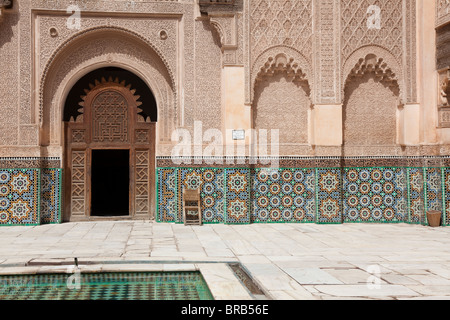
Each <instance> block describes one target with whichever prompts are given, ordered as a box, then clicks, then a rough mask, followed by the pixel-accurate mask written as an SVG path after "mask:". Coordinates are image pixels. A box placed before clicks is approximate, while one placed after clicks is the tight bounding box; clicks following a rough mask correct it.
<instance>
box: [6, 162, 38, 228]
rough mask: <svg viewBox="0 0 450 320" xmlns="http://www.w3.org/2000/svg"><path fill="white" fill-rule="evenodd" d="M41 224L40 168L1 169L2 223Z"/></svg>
mask: <svg viewBox="0 0 450 320" xmlns="http://www.w3.org/2000/svg"><path fill="white" fill-rule="evenodd" d="M39 224H40V170H39V169H0V225H39Z"/></svg>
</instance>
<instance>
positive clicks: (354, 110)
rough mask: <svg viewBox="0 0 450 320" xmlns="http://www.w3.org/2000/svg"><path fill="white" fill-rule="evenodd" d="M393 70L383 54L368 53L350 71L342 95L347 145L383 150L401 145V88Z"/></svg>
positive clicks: (345, 144) (345, 141) (345, 143)
mask: <svg viewBox="0 0 450 320" xmlns="http://www.w3.org/2000/svg"><path fill="white" fill-rule="evenodd" d="M394 69H395V68H393V67H392V66H391V65H390V64H389V63H388V62H387V61H386V60H385V59H384V58H383V57H381V56H379V55H377V54H375V53H368V54H366V55H365V56H363V57H361V58H359V59H358V60H357V61H356V63H355V64H354V65H353V68H351V69H350V70H349V71H348V72H349V73H348V76H347V78H346V81H345V86H344V94H343V96H344V101H343V122H344V123H343V133H344V146H345V147H354V148H378V150H379V151H380V152H383V151H382V149H383V147H384V148H386V150H389V148H391V147H393V146H396V145H397V144H398V137H399V136H398V132H399V125H400V124H399V120H398V119H399V116H398V114H399V106H400V105H401V104H402V99H401V94H402V93H401V92H402V91H401V87H400V85H399V82H400V81H399V78H398V76H397V73H395V72H394V71H393V70H394ZM380 148H381V149H380ZM355 150H356V149H355ZM361 150H362V149H360V151H361Z"/></svg>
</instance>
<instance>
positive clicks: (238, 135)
mask: <svg viewBox="0 0 450 320" xmlns="http://www.w3.org/2000/svg"><path fill="white" fill-rule="evenodd" d="M233 140H245V130H233Z"/></svg>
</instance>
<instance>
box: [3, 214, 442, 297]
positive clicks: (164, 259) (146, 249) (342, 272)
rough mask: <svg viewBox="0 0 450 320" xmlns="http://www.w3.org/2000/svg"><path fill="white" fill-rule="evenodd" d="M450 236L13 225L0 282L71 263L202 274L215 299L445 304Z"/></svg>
mask: <svg viewBox="0 0 450 320" xmlns="http://www.w3.org/2000/svg"><path fill="white" fill-rule="evenodd" d="M449 234H450V228H447V227H441V228H430V227H427V226H422V225H409V224H342V225H317V224H252V225H239V226H238V225H223V224H220V225H219V224H217V225H215V224H211V225H203V226H184V225H182V224H161V223H156V222H154V221H148V220H147V221H91V222H76V223H75V222H71V223H64V224H55V225H41V226H24V227H17V226H12V227H1V228H0V241H1V243H2V246H1V247H0V274H2V275H5V274H30V273H32V274H36V273H53V272H65V273H71V272H73V270H74V268H75V266H74V261H75V260H74V259H75V258H77V263H78V266H79V268H80V270H81V272H112V271H194V270H198V271H200V272H201V273H202V275H203V277H204V278H205V281H206V282H207V284H208V286H209V288H210V290H211V292H212V294H213V296H214V298H215V299H216V300H264V299H268V300H333V299H379V300H392V299H396V300H397V299H420V300H425V299H450V237H449ZM236 265H240V266H241V270H244V271H245V273H246V274H247V275H248V276H250V277H251V279H252V283H253V285H255V286H257V287H258V288H259V289H260V290H261V291H262V292H260V293H258V294H255V293H254V292H252V290H251V288H249V286H248V285H244V284H245V281H241V280H240V279H239V277H238V276H237V275H236V273H234V272H233V268H232V266H236Z"/></svg>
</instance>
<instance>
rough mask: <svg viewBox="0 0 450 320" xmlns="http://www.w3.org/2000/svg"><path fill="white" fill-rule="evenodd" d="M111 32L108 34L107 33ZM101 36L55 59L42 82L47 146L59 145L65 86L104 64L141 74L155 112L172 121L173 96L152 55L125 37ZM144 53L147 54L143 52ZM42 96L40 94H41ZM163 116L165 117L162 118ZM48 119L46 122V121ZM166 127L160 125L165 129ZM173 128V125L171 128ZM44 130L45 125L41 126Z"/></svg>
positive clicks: (162, 70) (167, 76)
mask: <svg viewBox="0 0 450 320" xmlns="http://www.w3.org/2000/svg"><path fill="white" fill-rule="evenodd" d="M110 31H111V30H110ZM113 34H114V33H112V34H109V37H108V36H105V35H103V37H102V38H101V39H95V40H94V41H87V42H86V43H83V42H82V41H81V43H80V44H79V45H77V46H75V48H73V50H69V51H70V55H67V56H65V57H64V58H63V59H60V58H61V57H58V60H57V61H56V62H55V64H54V65H53V66H52V67H53V69H52V70H51V72H50V73H49V74H48V78H45V84H44V86H43V88H42V89H43V90H44V89H45V94H43V101H42V102H43V106H46V107H47V108H48V106H49V107H50V109H51V111H49V112H50V114H49V115H48V116H46V113H45V112H44V110H42V113H43V114H42V116H43V121H44V122H45V121H49V122H50V124H48V125H49V126H50V128H53V129H50V131H51V144H58V143H59V142H60V141H59V132H60V131H59V130H58V128H59V126H60V125H61V123H60V122H61V121H60V120H61V107H60V106H61V105H62V103H63V101H62V97H63V94H64V91H65V90H67V88H66V87H67V86H68V84H69V83H71V81H73V80H72V79H73V78H74V77H78V78H79V77H80V76H81V75H80V72H83V70H86V69H88V68H89V67H92V66H95V65H99V66H100V65H103V66H105V62H106V63H108V64H110V65H116V66H121V65H123V66H127V67H129V68H131V69H132V70H135V71H143V72H144V74H143V75H144V80H145V81H147V83H150V86H151V87H152V90H154V93H155V95H156V96H157V99H158V100H159V107H160V109H159V110H158V112H160V114H161V113H163V114H161V118H166V119H174V121H176V119H177V117H176V114H173V113H174V111H173V109H174V108H171V107H170V106H169V105H172V104H173V102H174V101H175V95H174V91H173V87H172V83H171V81H170V76H169V75H168V73H167V69H166V68H165V66H164V64H163V63H159V64H158V59H157V55H156V54H153V55H151V54H149V51H148V48H145V46H139V45H137V44H136V42H134V41H132V40H131V39H127V38H126V37H118V38H117V37H116V36H117V34H114V35H113ZM146 49H147V50H146ZM43 92H44V91H43ZM165 113H167V114H165ZM47 117H50V119H47ZM167 126H168V124H167V125H166V124H165V125H164V126H163V128H164V129H165V128H166V127H167ZM171 126H173V125H171ZM44 127H45V124H44Z"/></svg>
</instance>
